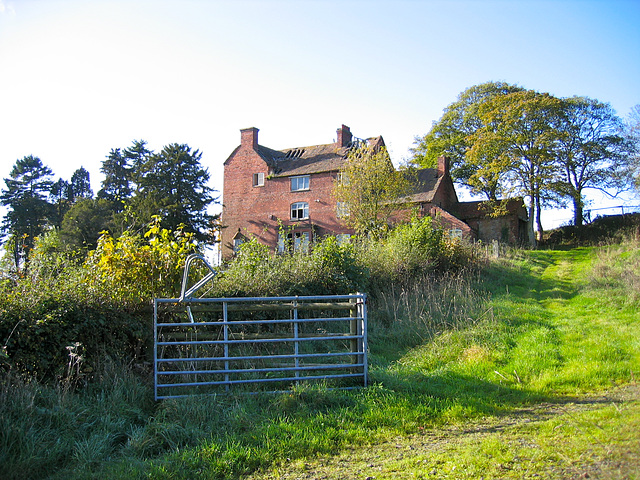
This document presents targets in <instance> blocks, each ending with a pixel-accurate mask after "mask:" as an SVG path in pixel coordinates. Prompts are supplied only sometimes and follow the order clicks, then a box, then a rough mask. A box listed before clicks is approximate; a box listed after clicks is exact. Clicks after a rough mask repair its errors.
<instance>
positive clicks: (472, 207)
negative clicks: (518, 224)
mask: <svg viewBox="0 0 640 480" xmlns="http://www.w3.org/2000/svg"><path fill="white" fill-rule="evenodd" d="M504 207H505V208H506V211H507V212H509V213H510V214H512V215H518V216H520V217H522V218H523V219H524V220H526V218H525V217H526V216H527V210H526V208H524V203H523V201H522V198H509V199H507V200H506V204H505V205H504ZM456 210H457V213H458V216H459V217H460V218H465V219H467V220H469V219H472V218H484V217H486V216H487V215H488V214H489V213H490V212H491V206H490V205H489V204H488V203H487V202H486V201H485V200H479V201H478V200H477V201H471V202H460V203H458V205H457V208H456Z"/></svg>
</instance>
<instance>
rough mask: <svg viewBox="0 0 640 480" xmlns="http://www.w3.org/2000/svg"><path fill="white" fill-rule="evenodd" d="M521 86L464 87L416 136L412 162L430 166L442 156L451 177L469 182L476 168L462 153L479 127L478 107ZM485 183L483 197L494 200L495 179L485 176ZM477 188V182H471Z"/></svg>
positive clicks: (497, 84) (465, 182)
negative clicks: (433, 121) (423, 133)
mask: <svg viewBox="0 0 640 480" xmlns="http://www.w3.org/2000/svg"><path fill="white" fill-rule="evenodd" d="M522 90H523V89H522V88H521V87H518V86H515V85H510V84H508V83H505V82H487V83H482V84H480V85H474V86H472V87H469V88H467V89H466V90H465V91H463V92H462V93H460V95H458V99H457V100H456V101H455V102H453V103H452V104H450V105H449V106H447V108H445V110H444V113H443V115H442V117H440V119H439V120H438V121H437V122H435V123H434V124H433V126H432V127H431V130H429V132H428V133H427V134H426V135H424V136H422V137H418V138H416V141H415V147H414V148H413V149H412V152H413V162H414V163H416V164H418V165H420V166H421V167H423V168H433V167H435V166H436V164H437V160H438V157H440V156H441V155H445V156H447V157H449V159H450V162H451V176H452V178H453V179H454V181H457V182H459V183H461V184H463V185H468V184H469V178H470V177H471V176H472V175H473V174H474V173H475V172H476V171H477V168H478V165H477V164H470V163H469V161H468V158H467V157H466V152H467V150H468V149H469V148H471V146H472V144H471V140H470V139H471V135H473V134H474V133H475V132H476V131H477V130H478V129H479V128H480V127H482V120H481V119H480V117H479V112H478V110H479V108H480V105H482V103H484V102H485V101H487V100H489V99H491V98H493V97H496V96H503V95H507V94H509V93H512V92H518V91H522ZM486 181H487V183H486V185H485V186H484V187H483V188H481V189H480V191H479V193H482V194H483V195H485V196H486V197H487V199H490V200H495V199H496V198H497V196H498V195H499V193H500V192H499V191H498V187H499V185H498V184H496V179H494V178H492V177H488V178H487V179H486ZM474 186H475V187H476V188H477V187H478V184H477V182H476V183H475V184H474Z"/></svg>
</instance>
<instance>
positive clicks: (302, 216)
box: [291, 202, 309, 220]
mask: <svg viewBox="0 0 640 480" xmlns="http://www.w3.org/2000/svg"><path fill="white" fill-rule="evenodd" d="M307 218H309V204H308V203H307V202H296V203H292V204H291V220H306V219H307Z"/></svg>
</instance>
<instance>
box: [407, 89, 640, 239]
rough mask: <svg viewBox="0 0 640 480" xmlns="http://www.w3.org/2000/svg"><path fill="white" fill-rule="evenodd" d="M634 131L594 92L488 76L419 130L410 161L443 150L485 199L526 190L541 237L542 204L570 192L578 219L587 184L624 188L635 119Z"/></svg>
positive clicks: (425, 160) (461, 179)
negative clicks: (555, 91)
mask: <svg viewBox="0 0 640 480" xmlns="http://www.w3.org/2000/svg"><path fill="white" fill-rule="evenodd" d="M638 115H639V116H640V113H638ZM631 123H632V122H631ZM636 125H637V122H636ZM632 132H634V130H633V128H632V127H628V128H627V135H626V137H625V135H624V133H623V130H622V122H621V120H620V118H619V117H617V116H616V114H615V112H614V110H613V109H612V108H611V106H610V105H608V104H606V103H603V102H600V101H598V100H593V99H590V98H587V97H571V98H557V97H555V96H553V95H550V94H548V93H539V92H536V91H534V90H525V89H523V88H521V87H517V86H515V85H509V84H506V83H504V82H488V83H483V84H480V85H476V86H473V87H470V88H468V89H466V90H465V91H464V92H462V93H461V94H460V95H459V96H458V99H457V101H456V102H454V103H452V104H451V105H449V106H448V107H447V108H446V109H445V111H444V114H443V115H442V117H441V118H440V119H439V120H438V121H437V122H435V123H434V125H433V126H432V128H431V129H430V130H429V132H428V133H427V134H425V135H424V136H423V137H419V138H416V142H415V146H414V148H413V161H414V162H415V163H416V164H418V165H420V166H423V167H433V163H434V162H435V159H436V158H437V157H438V156H439V155H442V154H444V155H447V156H449V157H450V159H451V163H452V171H451V174H452V177H453V179H454V181H456V182H458V183H461V184H464V185H467V186H469V187H470V188H471V190H472V192H473V193H476V194H479V195H482V196H484V197H485V198H486V199H487V200H489V201H496V200H498V199H500V198H504V197H508V196H513V195H521V196H524V197H527V198H528V200H529V218H530V219H531V221H532V222H535V224H536V227H537V231H538V236H539V237H541V236H542V223H541V220H540V216H541V209H542V207H544V206H546V205H563V204H564V203H565V202H566V200H568V201H570V202H571V204H572V206H573V215H574V220H573V222H574V224H576V225H580V224H582V220H583V209H584V204H585V200H584V194H585V190H586V189H600V190H602V191H605V192H607V193H610V191H611V190H612V189H613V190H614V193H615V191H617V190H619V189H621V188H624V186H625V178H626V179H628V174H627V177H625V175H624V173H625V172H629V165H630V162H632V159H633V157H632V156H631V153H632V152H633V148H632V145H634V142H633V138H636V139H637V138H639V137H640V135H638V134H637V127H636V130H635V132H636V133H635V134H633V133H632ZM634 135H635V137H634ZM637 144H638V142H637V140H636V142H635V145H637ZM636 163H637V162H636ZM638 170H640V168H639V169H638ZM626 181H627V183H628V180H626Z"/></svg>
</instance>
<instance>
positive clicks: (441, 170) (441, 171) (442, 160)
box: [438, 155, 449, 177]
mask: <svg viewBox="0 0 640 480" xmlns="http://www.w3.org/2000/svg"><path fill="white" fill-rule="evenodd" d="M443 175H449V157H445V156H444V155H441V156H439V157H438V176H439V177H441V176H443Z"/></svg>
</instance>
